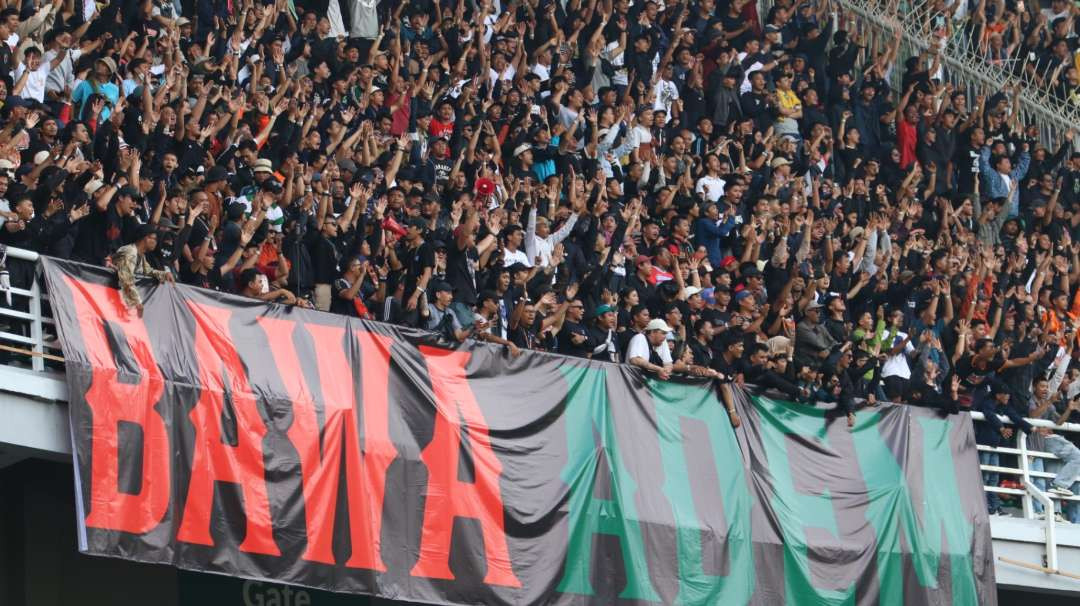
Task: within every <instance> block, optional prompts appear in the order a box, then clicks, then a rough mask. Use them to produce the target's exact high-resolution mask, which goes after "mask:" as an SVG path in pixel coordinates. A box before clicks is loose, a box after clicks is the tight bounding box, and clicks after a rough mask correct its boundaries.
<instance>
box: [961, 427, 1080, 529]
mask: <svg viewBox="0 0 1080 606" xmlns="http://www.w3.org/2000/svg"><path fill="white" fill-rule="evenodd" d="M969 414H970V415H971V418H972V420H975V421H985V420H986V417H984V416H983V414H982V413H981V412H976V411H972V412H970V413H969ZM998 418H999V419H1000V420H1001V422H1002V423H1005V424H1008V423H1010V421H1009V419H1008V417H1004V416H1000V415H999V416H998ZM1027 421H1028V423H1030V424H1031V425H1032V426H1033V427H1047V428H1051V429H1053V430H1054V431H1059V432H1064V433H1076V434H1080V423H1064V424H1062V425H1057V424H1055V423H1053V422H1051V421H1047V420H1043V419H1028V420H1027ZM1016 435H1017V439H1016V447H1012V446H985V445H983V444H979V452H994V453H997V454H999V455H1010V456H1014V457H1016V458H1017V462H1018V465H1019V466H1018V467H1007V466H1004V465H1000V464H999V465H982V464H980V465H979V468H980V469H981V470H982V471H988V472H991V473H997V474H999V475H1007V476H1016V478H1017V483H1018V484H1019V485H1021V486H1023V485H1024V483H1025V482H1030V481H1032V480H1035V479H1044V480H1047V481H1048V482H1049V480H1052V479H1054V477H1056V475H1057V474H1054V473H1051V472H1048V471H1037V470H1034V469H1032V468H1031V461H1030V460H1031V459H1043V460H1045V461H1057V460H1059V459H1058V457H1056V456H1054V455H1053V454H1052V453H1049V452H1044V451H1041V450H1031V449H1030V448H1028V437H1027V434H1025V433H1024V432H1022V431H1018V432H1016ZM1043 469H1046V466H1045V465H1044V466H1043ZM984 489H985V490H986V492H995V493H998V494H1004V495H1010V496H1019V497H1020V501H1021V511H1023V517H1024V518H1027V519H1033V518H1034V517H1035V508H1034V507H1033V506H1032V495H1031V494H1030V492H1029V491H1027V490H1023V489H1020V488H1008V487H1003V486H984ZM1049 496H1050V498H1051V499H1054V500H1057V501H1080V495H1073V496H1071V497H1066V496H1060V495H1056V494H1050V495H1049ZM1051 514H1052V512H1051ZM1048 517H1053V515H1050V516H1048Z"/></svg>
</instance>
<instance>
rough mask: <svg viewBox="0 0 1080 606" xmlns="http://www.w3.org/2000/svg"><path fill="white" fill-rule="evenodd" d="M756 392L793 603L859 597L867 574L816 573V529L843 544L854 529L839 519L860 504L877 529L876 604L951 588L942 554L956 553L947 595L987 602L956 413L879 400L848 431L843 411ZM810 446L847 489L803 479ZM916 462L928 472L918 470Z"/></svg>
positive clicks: (897, 605) (897, 603)
mask: <svg viewBox="0 0 1080 606" xmlns="http://www.w3.org/2000/svg"><path fill="white" fill-rule="evenodd" d="M751 401H752V403H753V407H754V410H755V411H756V413H757V415H758V419H759V421H760V423H759V425H758V428H759V433H760V436H761V443H762V446H763V447H764V451H765V455H766V457H767V460H768V486H769V488H770V489H771V498H770V499H769V506H770V508H771V510H772V511H773V512H775V514H776V520H777V521H778V522H779V527H780V532H781V533H782V536H783V552H784V579H785V589H786V591H787V603H788V604H830V605H846V604H855V603H856V602H855V600H856V594H855V588H856V581H857V580H858V578H859V577H858V576H857V575H849V576H845V575H844V574H843V572H844V571H843V569H842V568H841V567H839V566H837V568H836V570H835V571H833V572H836V573H837V574H836V575H835V576H834V577H832V578H831V579H829V580H830V581H833V582H834V586H833V587H831V588H823V587H822V586H821V585H822V582H821V579H820V573H819V576H818V577H815V575H814V572H813V570H812V568H813V567H812V566H811V561H812V560H813V558H811V557H810V550H811V549H812V548H813V547H812V546H811V545H810V542H809V540H808V538H807V530H808V529H811V528H813V529H816V530H817V533H818V535H819V536H820V534H821V532H822V531H824V533H826V534H827V535H828V536H829V537H830V538H831V540H832V541H834V542H835V543H836V544H842V543H843V542H844V541H845V540H851V537H845V536H843V535H842V534H841V531H840V530H839V529H838V526H837V520H838V519H840V518H841V516H851V515H854V514H855V513H856V510H859V509H861V510H862V512H863V514H862V515H863V516H864V517H865V519H866V521H867V522H868V523H869V524H870V525H871V526H872V528H873V533H874V537H875V544H874V560H875V562H874V567H875V569H876V572H877V575H876V576H877V582H878V584H879V587H878V588H877V589H876V591H878V592H879V594H878V595H877V599H876V600H875V603H876V604H881V605H883V606H903V605H904V604H910V603H913V602H918V601H921V599H922V598H923V597H924V596H925V594H926V590H938V589H942V587H941V580H940V579H941V575H942V574H943V572H944V571H943V570H942V566H941V565H942V562H943V560H945V561H947V562H948V568H949V571H948V574H949V576H948V577H947V578H948V583H949V585H950V587H949V590H950V591H949V592H948V593H949V594H951V596H952V597H951V601H949V602H946V603H950V604H957V605H967V604H972V605H974V604H978V603H979V600H978V599H977V583H976V579H975V573H974V568H975V563H974V557H973V553H972V537H973V524H972V521H971V519H970V515H971V514H969V513H967V512H965V511H964V508H963V506H962V505H963V499H962V497H961V491H960V488H959V487H960V486H961V482H960V478H959V477H958V476H957V471H956V470H957V467H956V464H955V461H954V457H953V447H952V444H951V442H950V434H951V431H952V429H953V424H952V423H951V422H950V421H949V419H945V418H940V417H933V416H929V415H927V414H925V411H919V410H918V409H913V408H908V407H890V408H888V409H884V410H887V411H888V413H889V416H888V417H886V416H885V415H884V414H883V413H882V412H880V411H879V410H876V409H875V410H869V411H865V412H861V413H859V414H858V416H857V423H856V426H855V428H854V429H853V430H851V431H850V432H849V431H848V430H847V428H846V423H844V422H843V420H842V419H841V420H839V421H835V422H832V423H830V422H829V421H828V420H827V419H826V413H825V411H823V410H820V409H814V408H810V407H806V406H800V405H798V404H792V403H790V402H783V401H777V400H772V399H769V398H766V397H760V396H752V397H751ZM916 411H918V412H919V414H917V415H916V414H915V412H916ZM886 424H888V426H887V427H886ZM832 425H835V426H836V428H833V427H832ZM838 428H840V430H839V431H837V429H838ZM890 446H891V448H890ZM808 455H811V456H813V458H814V460H815V461H829V463H828V465H829V467H830V472H829V473H826V474H823V475H829V476H831V478H830V482H829V484H830V486H833V487H834V488H837V487H838V488H839V489H840V490H842V492H843V494H837V493H836V492H835V491H834V490H830V488H828V487H824V486H822V487H819V488H817V489H816V490H815V489H811V490H809V491H808V490H806V489H805V488H804V489H803V490H799V489H798V488H797V487H796V481H795V478H796V474H799V473H806V472H807V471H808V467H807V465H808ZM916 461H917V462H918V463H919V465H918V469H917V471H918V472H919V473H918V474H913V473H912V468H911V465H912V464H913V463H914V462H916ZM851 463H854V465H853V464H851ZM913 476H914V477H913ZM920 476H921V477H920ZM912 479H913V480H915V481H919V482H920V483H921V486H920V490H921V497H922V502H921V504H920V503H919V502H918V500H917V499H916V498H915V497H914V495H913V494H912V490H911V486H910V485H909V481H910V480H912ZM804 486H805V483H804ZM976 511H978V510H976ZM817 547H818V548H819V549H821V550H826V549H828V548H829V547H828V546H827V545H818V546H817ZM819 559H820V555H819ZM864 561H865V560H864ZM905 563H907V566H908V567H909V568H910V569H912V570H913V571H914V573H915V574H914V577H915V579H914V581H915V582H916V583H917V586H916V585H914V584H913V583H912V580H911V579H908V578H905ZM856 572H857V570H856ZM842 580H850V583H845V582H842ZM835 584H839V585H841V586H839V587H837V586H835Z"/></svg>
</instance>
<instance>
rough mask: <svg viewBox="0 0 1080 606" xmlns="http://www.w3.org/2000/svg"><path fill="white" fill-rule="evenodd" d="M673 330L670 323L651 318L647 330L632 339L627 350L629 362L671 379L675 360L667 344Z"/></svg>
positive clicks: (658, 375) (665, 378) (646, 370)
mask: <svg viewBox="0 0 1080 606" xmlns="http://www.w3.org/2000/svg"><path fill="white" fill-rule="evenodd" d="M672 331H673V329H672V328H671V327H670V326H668V323H667V322H665V321H663V320H661V319H659V318H657V319H655V320H649V323H648V324H647V325H646V326H645V330H644V331H643V332H641V333H638V334H636V335H634V337H633V338H631V339H630V345H629V347H628V348H627V350H626V361H627V363H629V364H632V365H634V366H637V367H638V368H640V369H642V370H643V371H645V372H647V373H651V374H655V375H656V376H657V377H659V378H661V379H664V380H667V379H670V378H671V373H672V372H673V371H674V362H673V360H672V359H671V349H670V348H669V347H668V344H667V335H668V334H669V333H671V332H672Z"/></svg>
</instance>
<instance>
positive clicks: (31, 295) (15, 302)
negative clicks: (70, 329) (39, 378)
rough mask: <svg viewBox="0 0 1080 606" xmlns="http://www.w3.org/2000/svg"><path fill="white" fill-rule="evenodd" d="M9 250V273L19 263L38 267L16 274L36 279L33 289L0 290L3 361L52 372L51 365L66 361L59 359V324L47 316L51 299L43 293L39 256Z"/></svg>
mask: <svg viewBox="0 0 1080 606" xmlns="http://www.w3.org/2000/svg"><path fill="white" fill-rule="evenodd" d="M6 250H7V266H8V269H9V270H10V269H11V268H12V266H13V265H16V264H19V263H30V264H33V265H34V267H33V269H27V270H26V271H21V272H15V273H16V274H17V275H31V276H33V279H32V280H31V283H30V285H29V288H24V287H20V286H15V285H13V286H10V287H8V288H6V289H0V359H4V360H5V363H6V364H8V365H13V366H19V365H22V366H27V367H29V368H30V369H32V370H34V371H38V372H41V371H45V370H47V369H49V368H50V361H52V362H56V361H59V360H61V359H62V358H60V357H59V356H58V355H57V352H58V351H59V350H60V342H59V341H58V340H57V338H56V326H55V322H54V321H53V319H52V318H51V317H50V315H49V313H47V312H48V298H49V297H48V295H47V294H45V293H44V292H42V290H41V280H39V279H38V268H37V261H38V254H37V253H36V252H33V251H30V250H24V249H21V248H13V247H8V248H7V249H6ZM51 366H52V367H55V366H56V364H52V365H51Z"/></svg>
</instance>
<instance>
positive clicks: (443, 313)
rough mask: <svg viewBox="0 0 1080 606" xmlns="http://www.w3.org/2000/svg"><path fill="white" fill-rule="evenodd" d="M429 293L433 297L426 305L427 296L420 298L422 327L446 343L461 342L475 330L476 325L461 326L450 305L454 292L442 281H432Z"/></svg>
mask: <svg viewBox="0 0 1080 606" xmlns="http://www.w3.org/2000/svg"><path fill="white" fill-rule="evenodd" d="M431 292H432V294H433V295H434V297H435V300H434V301H433V302H432V303H428V300H427V296H421V297H420V318H421V319H422V321H423V327H424V328H426V329H427V330H430V331H432V332H435V333H438V334H439V335H440V336H441V337H443V338H444V339H446V340H447V341H457V342H459V343H460V342H463V341H465V339H467V338H468V337H470V336H471V335H472V334H473V332H474V331H475V330H476V329H477V324H470V325H468V326H462V325H461V322H460V321H458V318H457V315H456V314H455V313H454V311H453V310H452V309H450V304H451V303H453V302H454V290H453V287H451V286H450V285H449V284H447V283H446V282H443V281H442V280H433V281H432V286H431Z"/></svg>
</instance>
